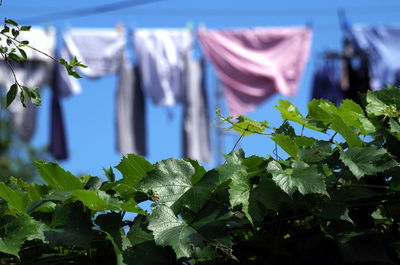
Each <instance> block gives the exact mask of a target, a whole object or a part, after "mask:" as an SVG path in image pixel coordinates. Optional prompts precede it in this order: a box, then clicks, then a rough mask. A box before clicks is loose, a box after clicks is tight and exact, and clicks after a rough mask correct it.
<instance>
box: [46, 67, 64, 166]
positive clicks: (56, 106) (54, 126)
mask: <svg viewBox="0 0 400 265" xmlns="http://www.w3.org/2000/svg"><path fill="white" fill-rule="evenodd" d="M59 67H62V66H61V65H60V64H59V63H57V62H56V63H55V67H54V74H53V80H52V84H51V89H52V96H51V112H50V153H51V155H52V156H53V157H54V158H55V159H57V160H64V159H67V158H68V146H67V137H66V133H65V127H64V118H63V113H62V109H61V104H60V94H61V93H60V92H61V91H60V89H61V88H60V81H59V78H60V77H59V75H58V73H59V69H58V68H59Z"/></svg>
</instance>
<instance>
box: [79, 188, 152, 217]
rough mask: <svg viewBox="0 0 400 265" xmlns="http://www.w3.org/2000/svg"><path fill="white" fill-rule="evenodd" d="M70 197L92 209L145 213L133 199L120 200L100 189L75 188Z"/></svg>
mask: <svg viewBox="0 0 400 265" xmlns="http://www.w3.org/2000/svg"><path fill="white" fill-rule="evenodd" d="M71 198H72V200H73V201H81V202H82V203H83V205H85V206H86V207H88V208H89V209H91V210H92V211H97V212H102V211H106V210H110V211H118V210H119V211H128V212H134V213H140V214H144V215H146V213H145V212H144V211H143V210H142V209H141V208H140V207H138V206H137V204H136V203H135V202H134V200H133V199H132V200H131V201H130V202H128V201H125V202H121V201H120V200H118V199H116V198H112V197H111V196H110V195H108V194H107V193H105V192H104V191H101V190H76V191H74V192H73V193H72V195H71Z"/></svg>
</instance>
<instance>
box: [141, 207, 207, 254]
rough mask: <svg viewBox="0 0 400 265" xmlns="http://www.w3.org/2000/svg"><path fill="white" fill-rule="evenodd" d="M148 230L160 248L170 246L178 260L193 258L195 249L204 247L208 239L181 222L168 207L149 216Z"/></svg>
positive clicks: (159, 209) (159, 208)
mask: <svg viewBox="0 0 400 265" xmlns="http://www.w3.org/2000/svg"><path fill="white" fill-rule="evenodd" d="M148 220H149V226H148V228H149V229H150V230H151V231H153V235H154V239H155V242H156V244H157V245H159V246H170V247H172V248H173V249H174V251H175V254H176V257H177V259H179V258H184V257H186V258H190V257H192V258H193V255H194V253H195V248H201V247H202V246H204V243H205V241H206V239H205V238H204V237H203V236H202V235H200V234H199V233H198V232H197V231H196V230H195V229H193V228H192V227H191V226H189V225H187V224H185V223H184V222H182V221H180V220H179V219H178V218H177V217H176V216H175V214H174V212H173V211H172V210H171V209H170V208H169V207H167V206H163V205H160V206H159V207H157V208H156V209H154V210H153V213H152V214H151V215H150V216H149V219H148Z"/></svg>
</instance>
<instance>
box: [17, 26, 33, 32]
mask: <svg viewBox="0 0 400 265" xmlns="http://www.w3.org/2000/svg"><path fill="white" fill-rule="evenodd" d="M31 27H32V26H21V28H20V30H21V31H30V30H31Z"/></svg>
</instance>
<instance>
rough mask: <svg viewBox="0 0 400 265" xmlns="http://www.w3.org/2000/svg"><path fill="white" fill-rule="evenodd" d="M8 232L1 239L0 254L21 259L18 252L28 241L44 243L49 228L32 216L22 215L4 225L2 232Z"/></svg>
mask: <svg viewBox="0 0 400 265" xmlns="http://www.w3.org/2000/svg"><path fill="white" fill-rule="evenodd" d="M3 229H4V230H5V231H6V232H5V233H4V234H2V235H1V237H0V252H2V253H7V254H10V255H14V256H16V257H18V258H19V256H18V252H19V251H20V248H21V246H22V244H23V243H24V242H25V241H26V240H34V239H39V240H42V241H44V234H43V233H44V232H45V231H46V230H47V227H46V225H45V224H44V223H42V222H39V221H36V220H35V219H33V218H32V217H30V216H27V215H22V216H18V217H16V218H14V219H13V220H12V221H11V222H8V223H6V224H4V225H3V226H2V227H1V230H3Z"/></svg>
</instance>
